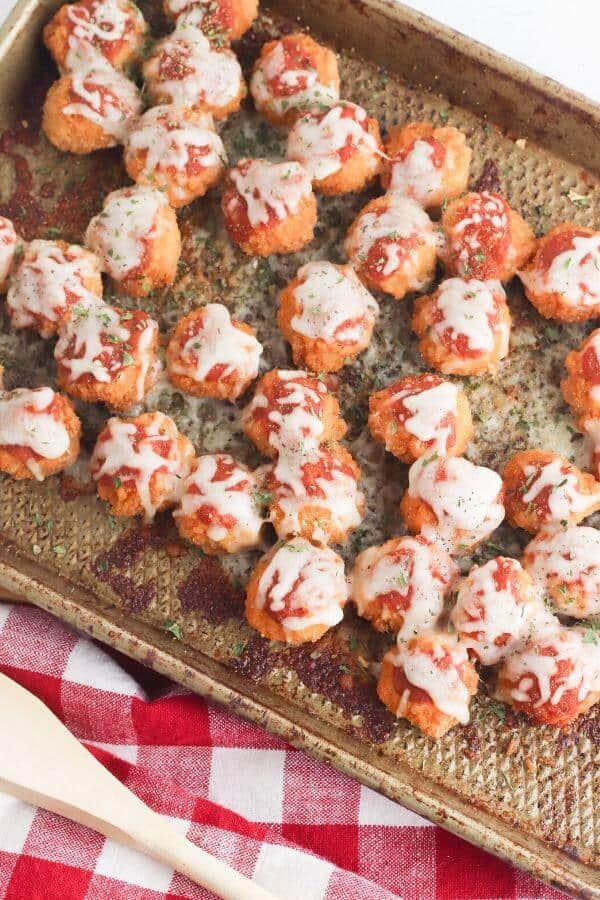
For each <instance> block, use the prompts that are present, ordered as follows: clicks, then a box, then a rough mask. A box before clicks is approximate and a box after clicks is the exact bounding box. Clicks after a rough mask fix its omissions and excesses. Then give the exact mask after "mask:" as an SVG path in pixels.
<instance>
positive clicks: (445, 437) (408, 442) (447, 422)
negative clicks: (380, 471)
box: [369, 372, 473, 463]
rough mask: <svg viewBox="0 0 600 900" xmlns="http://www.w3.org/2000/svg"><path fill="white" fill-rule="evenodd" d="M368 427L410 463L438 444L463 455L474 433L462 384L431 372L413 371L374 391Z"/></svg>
mask: <svg viewBox="0 0 600 900" xmlns="http://www.w3.org/2000/svg"><path fill="white" fill-rule="evenodd" d="M369 430H370V432H371V434H372V435H373V437H374V438H375V440H376V441H378V442H379V443H380V444H383V446H384V447H385V449H386V450H388V451H389V452H390V453H393V454H394V456H397V457H398V459H400V460H401V461H402V462H405V463H413V462H414V461H415V460H416V459H418V458H419V456H423V454H424V453H428V454H429V453H432V452H433V451H434V450H437V452H438V453H439V454H440V456H462V454H463V453H464V452H465V450H466V449H467V445H468V443H469V441H470V440H471V438H472V436H473V421H472V419H471V407H470V406H469V401H468V400H467V398H466V396H465V394H464V393H463V391H462V390H461V389H460V386H459V385H458V384H453V383H452V382H451V381H445V380H444V379H443V378H440V376H439V375H433V374H431V373H430V372H426V373H424V374H423V375H408V376H407V377H406V378H401V379H400V381H396V382H395V383H394V384H390V385H388V387H386V388H384V389H383V390H381V391H377V392H376V393H375V394H372V395H371V396H370V397H369Z"/></svg>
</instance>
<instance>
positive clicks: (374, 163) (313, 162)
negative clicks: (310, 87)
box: [287, 100, 382, 195]
mask: <svg viewBox="0 0 600 900" xmlns="http://www.w3.org/2000/svg"><path fill="white" fill-rule="evenodd" d="M287 155H288V159H295V160H296V161H297V162H299V163H301V164H302V165H303V166H304V168H305V169H306V171H307V172H308V176H309V178H310V179H311V181H312V183H313V187H314V189H315V190H316V191H319V193H321V194H326V195H334V194H348V193H350V192H352V191H362V190H363V189H364V188H365V187H366V186H367V185H368V184H369V182H371V181H372V180H373V179H374V178H375V176H376V175H377V174H378V172H379V170H380V169H381V156H382V146H381V137H380V134H379V124H378V123H377V120H376V119H371V118H369V116H368V115H367V113H366V112H365V110H364V109H363V108H362V106H357V105H356V104H355V103H348V102H346V101H343V100H342V101H340V102H338V103H336V104H335V105H334V106H331V107H329V108H326V109H316V110H312V111H310V112H307V113H306V114H305V115H303V116H302V118H300V119H298V121H297V122H296V123H295V125H293V127H292V129H291V131H290V133H289V135H288V144H287Z"/></svg>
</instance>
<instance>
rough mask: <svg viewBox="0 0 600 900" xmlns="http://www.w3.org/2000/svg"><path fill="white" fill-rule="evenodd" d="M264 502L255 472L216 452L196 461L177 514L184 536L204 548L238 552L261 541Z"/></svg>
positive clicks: (186, 483)
mask: <svg viewBox="0 0 600 900" xmlns="http://www.w3.org/2000/svg"><path fill="white" fill-rule="evenodd" d="M263 507H264V494H263V492H262V491H261V481H260V479H259V478H258V477H257V475H256V474H255V473H254V472H251V471H250V469H248V468H247V467H246V466H244V465H242V463H239V462H237V461H236V460H235V459H234V458H233V457H232V456H229V455H228V454H227V453H215V454H212V455H209V456H201V457H199V459H197V460H196V461H195V463H194V465H193V468H192V471H191V473H190V475H188V477H187V478H186V479H185V481H184V483H183V486H182V491H181V498H180V501H179V505H178V507H177V509H176V510H175V512H174V513H173V515H174V517H175V524H176V525H177V530H178V531H179V534H180V535H181V537H183V538H186V540H188V541H191V543H192V544H196V545H197V546H198V547H200V548H201V549H202V550H203V551H204V553H209V554H216V553H239V552H241V551H242V550H249V549H251V548H253V547H258V546H259V545H260V541H261V534H262V530H263V526H264V524H265V518H264V515H263V514H262V511H263Z"/></svg>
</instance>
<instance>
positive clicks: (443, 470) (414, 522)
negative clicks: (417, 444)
mask: <svg viewBox="0 0 600 900" xmlns="http://www.w3.org/2000/svg"><path fill="white" fill-rule="evenodd" d="M503 496H504V488H503V485H502V479H501V478H500V476H499V475H498V474H497V473H496V472H494V471H493V470H492V469H487V468H486V467H485V466H476V465H475V464H474V463H472V462H469V460H467V459H464V458H463V457H462V456H451V457H441V456H439V455H438V454H437V452H435V451H434V452H433V453H432V454H430V455H429V456H421V457H419V459H418V460H417V461H416V462H414V463H413V464H412V466H411V467H410V470H409V473H408V490H407V491H406V493H405V494H404V496H403V498H402V501H401V503H400V514H401V516H402V518H403V520H404V523H405V525H406V527H407V528H408V530H409V531H412V532H413V534H419V533H422V534H423V535H425V537H427V538H430V539H431V540H437V541H439V542H440V543H441V544H442V546H444V547H446V548H447V549H448V551H449V552H450V553H453V554H456V555H462V554H466V553H468V552H470V551H471V550H473V549H474V548H475V547H477V545H478V544H480V543H481V542H482V541H485V540H486V539H487V538H488V537H489V536H490V535H491V534H492V532H493V531H495V530H496V528H497V527H498V526H499V525H500V523H501V522H502V520H503V519H504V506H503Z"/></svg>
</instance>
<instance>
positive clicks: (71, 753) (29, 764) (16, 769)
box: [0, 674, 275, 900]
mask: <svg viewBox="0 0 600 900" xmlns="http://www.w3.org/2000/svg"><path fill="white" fill-rule="evenodd" d="M0 715H1V720H0V721H1V722H2V737H1V739H0V790H2V791H5V792H6V793H8V794H12V795H13V796H15V797H18V798H19V799H20V800H24V801H25V802H26V803H32V804H34V805H35V806H41V807H43V808H44V809H48V810H50V811H51V812H54V813H58V814H59V815H61V816H65V817H66V818H68V819H72V820H73V821H74V822H79V823H80V824H81V825H86V826H87V827H88V828H93V829H94V831H99V832H100V834H104V835H106V837H108V838H111V839H112V840H115V841H119V842H120V843H122V844H126V845H127V846H128V847H133V848H134V849H136V850H140V851H141V852H142V853H146V854H148V856H151V857H152V858H153V859H156V860H158V861H159V862H162V863H165V864H166V865H168V866H170V867H171V868H173V869H177V871H179V872H181V873H182V874H183V875H186V876H187V877H188V878H190V879H191V880H192V881H195V882H196V884H201V885H202V886H203V887H206V888H208V889H209V890H211V891H213V893H215V894H216V895H217V896H218V897H222V898H224V900H275V898H274V896H273V894H270V893H269V892H268V891H266V890H264V889H263V888H262V887H260V886H259V885H258V884H255V883H254V882H252V881H250V880H249V879H248V878H245V877H244V876H243V875H240V874H239V872H236V871H235V870H234V869H231V868H230V867H229V866H227V865H226V864H225V863H223V862H221V861H220V860H218V859H215V857H213V856H211V855H210V854H209V853H206V852H205V851H204V850H201V849H200V847H196V846H195V845H194V844H192V843H191V842H190V841H188V840H187V839H186V838H184V837H182V835H180V834H178V833H177V832H176V831H174V830H173V829H172V828H171V827H170V826H169V825H168V824H167V823H166V822H165V820H164V819H163V818H162V817H161V816H159V815H158V813H155V812H153V811H152V810H151V809H149V807H147V806H146V805H145V804H144V803H142V801H141V800H140V799H138V797H136V796H135V795H134V794H132V793H131V791H129V790H128V789H127V788H126V787H124V786H123V785H122V784H121V782H120V781H117V779H116V778H115V777H114V776H113V775H111V774H110V772H109V771H108V770H107V769H105V768H104V766H102V765H101V764H100V763H99V762H98V761H97V760H96V759H95V758H94V757H93V756H92V754H91V753H88V751H87V750H86V749H85V747H82V745H81V744H80V743H79V741H77V740H76V739H75V738H74V737H73V735H72V734H71V733H70V732H69V731H68V730H67V729H66V728H65V726H64V725H63V724H62V722H60V721H59V720H58V719H57V718H56V716H54V715H53V714H52V713H51V712H50V710H49V709H48V708H47V707H46V706H44V704H43V703H42V702H41V701H40V700H38V699H37V697H34V696H33V694H30V693H29V691H26V690H25V689H24V688H22V687H20V685H18V684H16V683H15V682H14V681H11V680H10V679H9V678H7V677H6V676H5V675H2V674H0Z"/></svg>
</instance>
